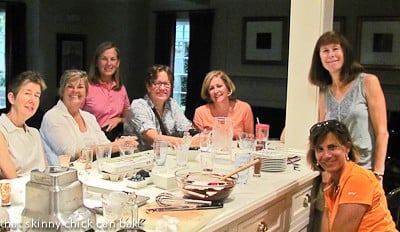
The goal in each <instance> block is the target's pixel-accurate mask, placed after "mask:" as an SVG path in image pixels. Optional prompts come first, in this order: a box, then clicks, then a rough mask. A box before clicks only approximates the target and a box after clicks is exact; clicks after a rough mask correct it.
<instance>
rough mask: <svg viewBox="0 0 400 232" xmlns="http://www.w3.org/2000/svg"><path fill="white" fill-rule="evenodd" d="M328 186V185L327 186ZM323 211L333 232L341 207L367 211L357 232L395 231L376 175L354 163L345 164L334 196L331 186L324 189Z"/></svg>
mask: <svg viewBox="0 0 400 232" xmlns="http://www.w3.org/2000/svg"><path fill="white" fill-rule="evenodd" d="M328 185H329V184H328ZM324 196H325V207H326V208H328V211H329V214H328V216H329V228H332V225H333V222H334V219H335V216H336V213H337V210H338V207H339V205H340V204H346V203H353V204H354V203H355V204H365V205H369V206H370V207H369V208H368V209H367V211H366V212H365V214H364V217H363V218H362V220H361V222H360V227H359V228H358V231H397V230H396V226H395V224H394V222H393V219H392V216H391V214H390V211H389V209H388V206H387V201H386V197H385V192H384V190H383V188H382V186H381V184H380V183H379V182H378V180H377V179H376V177H375V175H374V174H373V173H372V172H371V171H369V170H367V169H364V168H362V167H360V166H358V165H356V164H355V163H354V162H351V161H349V163H347V165H346V167H345V169H344V171H343V173H342V176H341V177H340V180H339V189H338V190H337V192H336V193H335V192H334V190H333V184H331V185H330V186H329V187H327V188H326V189H324Z"/></svg>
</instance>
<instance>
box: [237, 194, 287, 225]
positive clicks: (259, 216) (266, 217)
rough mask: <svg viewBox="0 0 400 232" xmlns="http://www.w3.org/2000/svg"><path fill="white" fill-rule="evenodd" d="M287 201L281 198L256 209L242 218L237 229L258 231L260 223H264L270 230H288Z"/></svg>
mask: <svg viewBox="0 0 400 232" xmlns="http://www.w3.org/2000/svg"><path fill="white" fill-rule="evenodd" d="M286 202H287V201H286V200H281V201H279V202H276V203H273V204H272V205H271V204H269V205H266V206H263V207H261V208H260V209H259V210H256V211H255V212H254V213H251V214H249V215H247V217H246V218H245V219H244V220H241V222H239V224H238V226H237V231H249V232H256V231H257V228H258V226H259V224H260V223H264V224H265V225H266V226H267V228H268V232H270V231H279V232H281V231H286V230H287V220H288V214H289V212H288V211H287V208H288V207H287V203H286Z"/></svg>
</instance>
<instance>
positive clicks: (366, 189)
mask: <svg viewBox="0 0 400 232" xmlns="http://www.w3.org/2000/svg"><path fill="white" fill-rule="evenodd" d="M309 143H310V144H309V145H310V147H309V150H308V153H307V161H308V163H309V164H310V165H311V167H312V169H314V170H324V171H325V172H326V173H327V174H328V176H329V177H328V181H327V182H326V184H325V186H324V197H325V209H324V214H323V217H322V224H321V231H397V230H396V228H395V224H394V222H393V219H392V216H391V214H390V211H389V209H388V206H387V201H386V197H385V193H384V190H383V188H382V185H381V183H380V181H379V180H378V178H377V176H376V175H378V174H376V173H374V172H372V171H370V170H366V169H364V168H362V167H360V166H359V165H357V164H356V163H355V162H356V161H357V159H358V156H359V153H358V151H357V150H356V148H355V146H354V144H353V141H352V139H351V136H350V133H349V131H348V129H347V128H346V126H345V125H344V124H342V123H340V122H339V121H337V120H329V121H324V122H320V123H317V124H315V125H313V126H312V127H311V129H310V136H309Z"/></svg>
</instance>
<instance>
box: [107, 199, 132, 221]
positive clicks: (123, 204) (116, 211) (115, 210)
mask: <svg viewBox="0 0 400 232" xmlns="http://www.w3.org/2000/svg"><path fill="white" fill-rule="evenodd" d="M128 199H129V197H128V195H127V194H125V193H123V192H110V193H103V194H102V195H101V200H102V206H103V216H104V219H105V221H106V222H107V223H113V222H114V223H116V222H118V221H119V220H120V219H121V218H122V214H123V212H124V211H125V210H126V209H127V205H128Z"/></svg>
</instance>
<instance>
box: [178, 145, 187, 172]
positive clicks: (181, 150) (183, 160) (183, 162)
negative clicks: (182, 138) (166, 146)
mask: <svg viewBox="0 0 400 232" xmlns="http://www.w3.org/2000/svg"><path fill="white" fill-rule="evenodd" d="M175 152H176V166H178V167H180V168H181V167H186V166H187V162H188V152H189V147H188V146H186V144H179V145H177V146H176V148H175Z"/></svg>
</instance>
